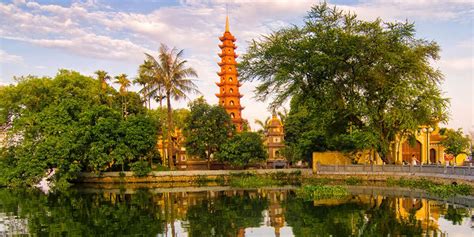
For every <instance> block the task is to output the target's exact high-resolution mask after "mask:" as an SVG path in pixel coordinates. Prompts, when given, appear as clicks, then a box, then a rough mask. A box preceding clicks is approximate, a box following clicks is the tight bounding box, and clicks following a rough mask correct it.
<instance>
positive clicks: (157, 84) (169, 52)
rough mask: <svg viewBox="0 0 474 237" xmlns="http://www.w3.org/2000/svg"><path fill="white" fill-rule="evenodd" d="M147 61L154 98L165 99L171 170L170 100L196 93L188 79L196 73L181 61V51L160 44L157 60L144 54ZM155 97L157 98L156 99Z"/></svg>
mask: <svg viewBox="0 0 474 237" xmlns="http://www.w3.org/2000/svg"><path fill="white" fill-rule="evenodd" d="M145 55H146V57H147V61H150V63H151V67H150V68H149V71H150V74H151V75H152V77H153V85H154V90H155V98H158V99H160V100H162V99H163V98H166V105H167V114H168V119H167V123H168V126H167V127H168V129H167V137H168V163H169V167H170V168H173V166H174V164H173V142H172V139H171V132H172V131H173V130H174V129H173V128H174V127H173V110H172V108H171V99H174V100H180V99H187V98H188V97H187V94H188V93H198V92H199V91H198V90H197V89H196V85H195V84H194V83H193V81H192V80H191V79H189V78H188V77H197V73H196V71H195V70H194V69H193V68H191V67H187V60H183V59H182V56H183V50H178V49H176V48H172V49H169V48H168V47H167V46H166V45H164V44H161V46H160V50H159V54H158V58H157V59H155V58H154V57H153V56H151V55H150V54H147V53H145ZM156 96H157V97H156Z"/></svg>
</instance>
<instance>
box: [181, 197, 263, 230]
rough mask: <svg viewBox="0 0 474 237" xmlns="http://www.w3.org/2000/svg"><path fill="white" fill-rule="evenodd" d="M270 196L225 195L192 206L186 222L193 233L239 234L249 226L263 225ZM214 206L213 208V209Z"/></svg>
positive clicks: (187, 213) (187, 227)
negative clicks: (264, 212)
mask: <svg viewBox="0 0 474 237" xmlns="http://www.w3.org/2000/svg"><path fill="white" fill-rule="evenodd" d="M267 208H268V199H267V198H265V197H262V196H260V195H252V196H251V195H249V192H248V191H243V192H242V195H233V196H227V195H221V196H218V197H216V198H212V199H205V200H202V201H201V202H199V203H197V204H196V205H192V206H190V207H189V210H188V211H187V212H186V220H187V222H188V223H189V224H188V225H186V227H185V228H186V229H187V233H189V236H238V233H239V231H241V230H242V229H245V228H251V227H259V226H260V225H261V223H262V222H263V214H262V213H263V211H264V210H265V209H267ZM211 210H212V211H211Z"/></svg>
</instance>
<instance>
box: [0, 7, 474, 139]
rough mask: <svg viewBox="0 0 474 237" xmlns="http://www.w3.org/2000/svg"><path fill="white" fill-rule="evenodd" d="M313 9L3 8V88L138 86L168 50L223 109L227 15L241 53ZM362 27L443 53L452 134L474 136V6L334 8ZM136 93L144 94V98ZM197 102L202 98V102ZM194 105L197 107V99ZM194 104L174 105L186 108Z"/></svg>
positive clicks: (255, 107)
mask: <svg viewBox="0 0 474 237" xmlns="http://www.w3.org/2000/svg"><path fill="white" fill-rule="evenodd" d="M317 2H318V1H306V0H301V1H299V0H292V1H282V0H274V1H270V0H264V1H259V0H253V1H252V0H227V1H226V0H207V1H199V0H182V1H167V0H155V1H152V0H148V1H139V0H122V1H116V0H97V1H52V0H49V1H24V0H15V1H2V0H0V16H1V17H0V84H10V83H13V80H12V78H13V76H20V75H28V74H31V75H38V76H43V75H45V76H54V75H55V74H56V72H57V70H58V69H59V68H67V69H73V70H76V71H79V72H81V73H83V74H85V75H93V72H94V71H96V70H98V69H102V70H106V71H108V72H109V74H111V75H118V74H120V73H126V74H128V75H129V76H130V77H132V78H133V77H134V76H136V70H137V67H138V65H139V64H140V63H141V62H142V61H143V59H144V56H143V55H144V54H143V52H148V53H152V54H156V52H157V49H158V47H159V44H160V43H161V42H162V43H165V44H167V45H169V46H176V47H177V48H180V49H184V50H185V57H186V58H187V59H188V60H189V63H190V65H191V66H192V67H194V68H195V69H196V70H197V71H198V74H199V79H198V81H197V84H198V86H199V90H200V91H201V92H202V95H203V96H204V97H205V98H206V99H207V100H208V101H209V102H211V103H216V102H217V98H216V97H215V96H214V94H215V93H216V92H217V91H218V88H217V87H216V85H215V84H214V82H216V81H217V80H218V76H217V75H216V74H215V72H217V71H218V70H219V68H218V66H217V62H218V60H219V58H218V56H217V53H218V52H219V48H218V46H217V45H218V43H219V40H218V37H219V36H220V35H221V34H222V33H223V31H224V22H225V16H226V5H227V6H228V12H229V17H230V28H231V32H232V33H233V34H234V35H235V36H236V37H237V42H236V43H237V45H238V47H239V48H238V49H237V53H239V54H242V53H244V52H245V49H246V46H247V42H248V41H249V40H251V39H253V38H258V37H260V36H261V35H264V34H268V33H270V32H271V31H272V30H275V29H278V28H280V27H282V26H287V25H290V24H301V22H302V20H303V17H304V16H305V14H306V12H307V11H308V10H309V8H310V6H311V5H312V4H314V3H317ZM328 2H329V3H330V4H332V5H337V6H338V7H340V8H341V9H343V10H346V11H353V12H355V13H356V14H358V15H359V17H361V18H362V19H366V20H373V19H375V18H377V17H380V18H382V19H383V20H385V21H404V20H408V21H410V22H414V23H415V26H416V29H417V37H419V38H424V39H427V40H434V41H436V42H438V43H439V44H440V46H441V50H442V51H441V60H439V61H437V62H433V66H435V67H437V68H439V69H440V70H441V71H442V72H443V73H444V75H445V81H444V82H443V84H442V90H443V91H444V93H445V96H446V97H448V98H451V119H450V121H449V123H448V124H447V125H445V126H448V127H453V128H459V127H462V128H463V129H464V131H465V132H468V131H473V133H474V96H473V91H474V82H473V72H474V25H473V19H474V17H473V16H474V3H472V1H471V0H446V1H441V0H432V1H428V0H361V1H344V0H337V1H328ZM254 88H255V84H254V83H245V84H244V86H243V87H242V88H241V92H242V93H243V94H244V97H243V98H242V104H243V105H244V106H245V107H246V108H245V110H244V111H243V116H244V118H246V119H248V120H249V122H251V124H252V123H253V121H254V120H255V119H265V117H266V116H269V113H268V112H267V104H268V103H267V102H258V101H255V100H254V99H253V95H254V94H253V89H254ZM135 89H136V88H135ZM196 96H198V95H196ZM196 96H192V97H191V98H195V97H196ZM186 104H187V102H186V101H181V102H175V107H185V106H186Z"/></svg>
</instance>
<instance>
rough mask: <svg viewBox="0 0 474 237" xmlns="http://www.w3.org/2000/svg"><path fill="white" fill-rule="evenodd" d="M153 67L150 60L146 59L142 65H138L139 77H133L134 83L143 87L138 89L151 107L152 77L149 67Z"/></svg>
mask: <svg viewBox="0 0 474 237" xmlns="http://www.w3.org/2000/svg"><path fill="white" fill-rule="evenodd" d="M150 67H151V62H150V61H146V60H145V61H144V62H143V64H142V65H140V66H139V67H138V77H137V78H135V79H133V84H138V85H140V86H141V89H140V90H139V91H138V92H139V93H140V94H141V95H142V99H143V103H144V104H145V105H146V106H147V107H148V109H151V96H150V94H151V87H152V85H153V84H152V79H153V78H152V77H151V75H150V74H149V68H150Z"/></svg>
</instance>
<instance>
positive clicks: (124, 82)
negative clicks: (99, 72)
mask: <svg viewBox="0 0 474 237" xmlns="http://www.w3.org/2000/svg"><path fill="white" fill-rule="evenodd" d="M115 79H116V80H115V83H116V84H119V85H120V90H119V92H120V96H121V97H122V117H124V118H126V117H127V100H126V95H127V88H128V87H129V86H130V84H131V82H130V80H128V78H127V74H123V73H122V74H120V75H118V76H116V77H115Z"/></svg>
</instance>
